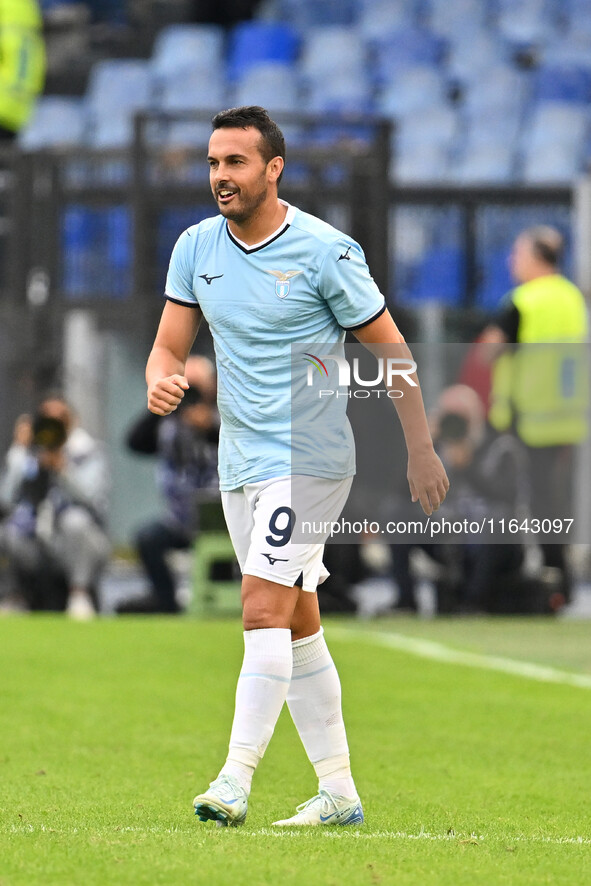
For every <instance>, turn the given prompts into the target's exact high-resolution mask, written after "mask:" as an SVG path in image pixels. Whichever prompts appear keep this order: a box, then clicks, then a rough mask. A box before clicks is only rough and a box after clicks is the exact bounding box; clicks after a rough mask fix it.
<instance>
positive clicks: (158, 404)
mask: <svg viewBox="0 0 591 886" xmlns="http://www.w3.org/2000/svg"><path fill="white" fill-rule="evenodd" d="M188 388H189V382H188V381H187V379H186V378H185V377H184V375H169V376H167V377H166V378H160V379H158V381H156V382H154V383H153V384H151V385H149V386H148V409H149V410H150V412H154V413H156V415H170V413H171V412H174V410H175V409H176V408H177V406H178V405H179V403H180V402H181V400H182V399H183V397H184V396H185V391H186V390H188Z"/></svg>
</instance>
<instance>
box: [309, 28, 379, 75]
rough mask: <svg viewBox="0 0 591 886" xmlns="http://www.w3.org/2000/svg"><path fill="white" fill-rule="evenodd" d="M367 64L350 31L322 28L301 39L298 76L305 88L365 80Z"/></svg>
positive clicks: (362, 49)
mask: <svg viewBox="0 0 591 886" xmlns="http://www.w3.org/2000/svg"><path fill="white" fill-rule="evenodd" d="M366 63H367V57H366V51H365V47H364V46H363V44H362V43H361V41H360V39H359V36H358V34H357V32H356V31H355V30H353V29H351V28H347V27H343V26H340V25H322V26H318V27H314V28H310V29H309V31H308V32H307V34H306V35H305V36H304V40H303V48H302V56H301V59H300V63H299V72H300V76H301V78H302V82H303V84H304V85H305V86H306V87H308V88H313V87H314V86H316V85H322V84H323V83H326V82H327V81H329V80H338V78H339V77H341V76H353V77H355V76H364V74H365V72H366Z"/></svg>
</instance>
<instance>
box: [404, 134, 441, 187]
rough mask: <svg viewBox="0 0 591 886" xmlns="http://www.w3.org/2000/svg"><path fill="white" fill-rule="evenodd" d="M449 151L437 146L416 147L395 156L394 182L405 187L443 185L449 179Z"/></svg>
mask: <svg viewBox="0 0 591 886" xmlns="http://www.w3.org/2000/svg"><path fill="white" fill-rule="evenodd" d="M448 171H449V151H448V149H447V148H445V147H440V146H439V145H436V144H429V145H415V146H414V147H410V148H408V149H402V150H400V151H399V152H398V153H397V154H395V156H394V158H393V160H392V164H391V167H390V179H391V181H392V182H397V183H399V184H405V185H419V184H430V185H434V184H442V183H444V182H447V181H448V178H449V174H448Z"/></svg>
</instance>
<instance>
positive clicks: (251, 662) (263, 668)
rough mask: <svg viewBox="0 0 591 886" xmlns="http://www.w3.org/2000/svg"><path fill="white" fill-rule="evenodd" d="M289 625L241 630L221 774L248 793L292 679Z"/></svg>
mask: <svg viewBox="0 0 591 886" xmlns="http://www.w3.org/2000/svg"><path fill="white" fill-rule="evenodd" d="M291 667H292V652H291V631H290V630H289V628H262V629H260V630H256V631H245V632H244V660H243V662H242V669H241V671H240V676H239V678H238V685H237V687H236V707H235V711H234V722H233V724H232V734H231V735H230V749H229V752H228V757H227V760H226V763H225V764H224V766H223V768H222V770H221V773H220V775H221V774H222V773H223V774H224V775H233V776H234V778H236V779H238V781H239V783H240V784H241V785H242V787H243V788H244V789H245V791H246V792H247V793H248V792H249V791H250V783H251V780H252V776H253V773H254V770H255V769H256V767H257V766H258V764H259V762H260V761H261V759H262V757H263V754H264V753H265V750H266V748H267V745H268V744H269V742H270V740H271V736H272V735H273V730H274V729H275V724H276V722H277V719H278V717H279V714H280V713H281V708H282V707H283V702H284V701H285V697H286V695H287V690H288V688H289V683H290V680H291Z"/></svg>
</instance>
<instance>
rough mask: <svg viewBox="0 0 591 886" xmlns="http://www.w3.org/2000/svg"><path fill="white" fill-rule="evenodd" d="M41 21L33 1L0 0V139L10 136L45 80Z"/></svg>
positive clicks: (35, 2)
mask: <svg viewBox="0 0 591 886" xmlns="http://www.w3.org/2000/svg"><path fill="white" fill-rule="evenodd" d="M42 31H43V22H42V18H41V11H40V9H39V4H38V2H37V0H0V139H2V140H3V141H8V140H11V139H14V137H15V136H16V134H17V133H18V132H19V130H20V129H21V128H22V127H23V126H24V124H25V123H26V122H27V120H28V119H29V117H30V115H31V112H32V110H33V107H34V104H35V100H36V98H37V96H38V95H39V93H40V92H41V91H42V90H43V84H44V80H45V48H44V42H43V33H42Z"/></svg>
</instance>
